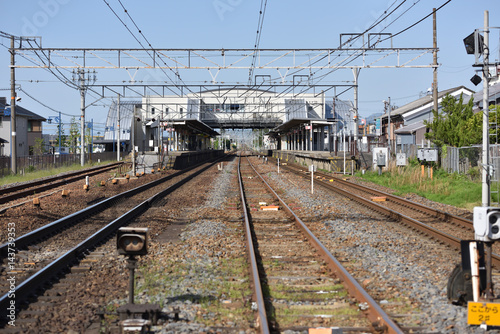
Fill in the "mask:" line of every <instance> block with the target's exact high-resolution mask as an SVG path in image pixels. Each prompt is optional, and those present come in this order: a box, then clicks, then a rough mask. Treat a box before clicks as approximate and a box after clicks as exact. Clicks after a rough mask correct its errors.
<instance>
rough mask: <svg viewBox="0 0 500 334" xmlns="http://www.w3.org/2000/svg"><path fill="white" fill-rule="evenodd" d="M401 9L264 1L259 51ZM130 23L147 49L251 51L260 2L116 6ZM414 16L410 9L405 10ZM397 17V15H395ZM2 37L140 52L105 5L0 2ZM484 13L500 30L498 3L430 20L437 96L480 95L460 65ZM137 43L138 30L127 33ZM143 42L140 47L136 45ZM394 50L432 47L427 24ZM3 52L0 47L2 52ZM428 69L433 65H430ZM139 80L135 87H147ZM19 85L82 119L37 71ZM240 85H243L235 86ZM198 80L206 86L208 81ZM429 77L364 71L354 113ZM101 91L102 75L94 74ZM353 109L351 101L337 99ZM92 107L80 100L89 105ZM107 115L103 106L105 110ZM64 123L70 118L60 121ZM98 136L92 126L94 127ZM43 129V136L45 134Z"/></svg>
mask: <svg viewBox="0 0 500 334" xmlns="http://www.w3.org/2000/svg"><path fill="white" fill-rule="evenodd" d="M107 1H108V2H109V4H110V5H111V6H112V8H113V9H115V11H116V12H117V13H118V14H119V16H120V17H122V18H123V20H124V21H125V23H126V24H127V25H128V26H129V27H130V28H131V29H132V28H133V24H132V22H130V20H128V18H127V17H126V15H125V14H124V12H123V9H122V8H121V6H120V4H119V2H118V0H107ZM402 1H403V0H380V1H379V0H352V1H339V0H330V1H326V0H322V1H320V0H310V1H298V0H268V3H267V8H266V12H265V18H264V25H263V29H262V37H261V41H260V47H261V48H336V47H338V46H339V35H340V34H341V33H355V32H362V31H363V30H365V29H366V28H367V27H369V26H370V25H371V24H372V23H373V22H374V21H375V20H376V19H377V18H378V17H379V16H380V15H382V14H383V13H384V11H385V10H387V8H389V7H390V6H391V5H392V4H393V3H396V4H400V3H401V2H402ZM445 2H446V0H420V1H419V0H408V1H406V2H405V3H404V4H403V5H402V6H401V8H400V10H398V11H397V12H395V13H394V15H391V16H390V17H389V19H388V20H387V21H384V23H382V24H381V25H380V26H377V27H376V28H375V29H374V30H373V32H380V31H381V29H382V28H384V27H385V26H386V25H387V24H388V23H390V22H391V21H393V20H394V19H395V18H396V17H398V16H399V15H400V14H402V12H403V11H404V10H406V9H408V11H407V12H406V13H405V14H403V15H402V16H401V17H400V18H399V19H397V20H396V21H395V22H394V23H393V24H392V25H391V26H390V27H388V28H387V29H386V30H384V32H392V33H396V32H399V31H401V30H402V29H404V28H406V27H408V26H410V25H412V24H413V23H415V22H416V21H418V20H420V19H421V18H423V17H424V16H426V15H428V14H429V13H431V11H432V8H436V7H439V6H441V5H442V4H444V3H445ZM122 3H123V5H124V6H125V7H126V8H127V10H128V13H129V14H130V15H131V16H132V18H133V19H134V21H135V23H136V24H137V25H138V26H139V28H140V29H141V31H142V32H143V33H144V35H145V36H146V37H147V38H148V40H149V42H150V43H151V44H152V46H153V47H154V48H253V45H254V41H255V36H256V30H257V22H258V19H259V15H258V14H259V9H260V4H261V1H259V0H183V1H171V0H144V1H132V0H122ZM410 7H411V8H410ZM392 8H394V7H392ZM0 10H1V12H2V14H3V15H2V21H1V22H0V30H1V31H4V32H7V33H10V34H14V35H16V36H20V35H36V36H42V43H43V46H44V47H48V48H57V47H61V48H70V47H74V48H108V47H109V48H140V45H139V44H138V43H137V41H136V40H135V39H134V38H133V37H132V36H131V35H130V33H129V32H128V31H127V30H126V28H125V27H124V26H123V25H122V24H121V23H120V22H119V20H118V19H117V18H116V17H115V15H114V14H113V13H112V11H111V10H110V9H109V7H108V6H107V5H106V3H105V2H104V1H103V0H87V1H78V0H17V1H14V0H0ZM484 10H489V11H490V26H492V27H500V1H498V0H474V1H472V0H452V1H451V2H450V3H449V4H447V5H446V6H444V7H443V8H442V9H441V10H440V11H439V12H438V14H437V34H438V47H439V49H440V52H439V54H438V57H439V60H438V62H439V63H440V64H441V66H440V68H439V70H438V87H439V90H445V89H448V88H452V87H456V86H460V85H465V86H466V87H469V88H471V89H474V90H479V89H480V87H481V85H480V86H478V87H477V88H476V87H475V86H474V85H472V84H471V83H470V81H469V79H470V78H471V77H472V76H473V75H474V69H473V67H472V66H471V65H472V63H473V62H474V57H473V56H471V55H467V54H466V53H465V49H464V46H463V42H462V40H463V38H464V37H466V36H467V35H469V34H470V33H471V32H473V31H474V29H476V28H482V27H483V13H484ZM132 30H133V31H134V33H136V35H137V36H139V35H138V34H137V32H136V30H135V29H132ZM141 41H142V42H143V40H141ZM0 43H1V44H2V45H3V46H1V45H0V95H1V96H8V95H9V94H10V92H9V91H8V90H5V89H7V88H9V87H10V72H9V64H10V54H9V52H8V50H7V48H6V47H8V46H9V45H10V41H9V40H7V39H4V38H0ZM393 45H394V46H395V47H432V17H429V18H428V19H426V20H424V21H423V22H422V23H420V24H419V25H417V26H415V27H414V28H412V29H410V30H408V31H406V32H404V33H402V34H401V35H399V36H397V37H395V38H394V41H393ZM498 45H499V30H498V29H496V30H493V31H492V34H491V35H490V47H491V57H490V60H492V61H494V60H496V59H498V58H499V56H498V54H499V50H498ZM4 46H6V47H4ZM426 59H428V60H429V61H428V63H431V62H432V57H427V58H426ZM113 76H114V77H113V79H114V80H116V81H120V80H127V79H128V75H127V74H126V72H125V71H123V70H117V71H116V73H114V74H113ZM147 77H148V73H147V72H146V71H140V72H139V73H138V74H137V79H140V78H147ZM352 78H353V76H352V72H351V71H350V70H342V71H339V74H338V76H337V77H335V80H339V81H347V80H352ZM16 79H17V80H18V84H20V85H21V87H22V89H23V90H25V91H26V92H28V93H29V94H30V95H31V96H33V97H34V98H36V99H38V100H39V101H41V102H43V103H44V104H46V105H49V106H50V107H52V108H53V109H55V110H59V111H62V112H64V113H67V114H72V115H79V108H80V96H79V92H78V91H76V90H73V89H71V88H69V87H67V86H66V85H64V84H62V83H60V82H58V81H57V79H56V78H55V77H53V76H51V75H50V74H49V73H48V72H46V71H44V70H41V69H37V70H35V69H19V70H17V72H16ZM232 79H233V80H234V81H237V80H241V81H245V80H246V79H245V78H232ZM203 80H210V76H209V75H208V74H207V77H206V78H203ZM432 80H433V78H432V70H431V69H362V70H361V72H360V75H359V101H360V104H359V113H360V115H361V117H366V116H368V115H371V114H373V113H377V112H381V111H382V109H383V103H382V100H385V99H387V98H388V97H391V100H392V101H393V102H394V104H396V105H404V104H406V103H409V102H411V101H412V100H415V99H417V98H418V97H419V94H420V93H421V92H425V91H427V89H428V88H429V87H431V83H432ZM98 81H99V73H98ZM19 96H20V97H22V101H21V103H20V105H22V106H23V107H25V108H28V109H30V110H32V111H33V112H36V113H38V114H40V115H42V116H44V117H47V118H48V117H50V116H55V114H56V113H55V112H54V111H52V110H49V109H47V108H45V107H44V106H42V105H40V104H39V103H38V102H37V101H34V100H33V99H31V98H30V97H28V96H26V95H25V94H23V93H22V92H19ZM341 98H342V99H352V92H349V93H346V94H345V95H343V96H341ZM94 100H95V97H93V96H92V95H90V96H88V97H87V104H89V103H91V102H93V101H94ZM110 103H111V101H110V100H109V99H108V100H102V101H99V103H98V106H93V107H89V108H88V110H87V121H90V119H93V120H94V122H96V123H104V121H105V117H106V113H107V110H108V107H107V106H108V105H109V104H110ZM103 105H104V106H103ZM63 119H65V121H69V117H65V118H63ZM96 128H98V126H96ZM47 129H50V127H49V126H47Z"/></svg>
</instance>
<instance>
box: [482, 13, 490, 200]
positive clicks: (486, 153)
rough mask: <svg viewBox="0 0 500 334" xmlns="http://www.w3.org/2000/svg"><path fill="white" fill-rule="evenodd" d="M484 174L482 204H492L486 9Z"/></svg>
mask: <svg viewBox="0 0 500 334" xmlns="http://www.w3.org/2000/svg"><path fill="white" fill-rule="evenodd" d="M483 45H484V46H483V50H484V51H483V161H482V163H483V174H482V180H483V184H482V204H483V206H490V168H489V167H490V166H489V163H490V136H489V127H490V119H489V117H490V115H489V103H488V94H489V92H488V88H489V86H488V84H489V83H488V82H489V65H490V64H489V53H490V50H489V12H488V11H487V10H485V11H484V44H483Z"/></svg>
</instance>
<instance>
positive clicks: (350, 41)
mask: <svg viewBox="0 0 500 334" xmlns="http://www.w3.org/2000/svg"><path fill="white" fill-rule="evenodd" d="M397 1H398V0H395V1H394V2H393V3H392V4H391V5H390V6H389V7H388V8H387V10H385V11H384V12H383V13H382V14H381V15H380V16H379V17H378V18H377V19H376V20H375V22H374V23H372V24H371V26H370V27H368V28H367V29H365V31H364V32H362V33H360V34H356V36H353V37H351V38H350V39H349V40H347V41H346V42H344V43H343V44H342V45H340V46H339V48H337V49H335V50H341V51H342V52H340V54H338V55H337V56H336V58H339V57H340V56H341V55H342V54H343V53H345V52H347V50H344V49H342V47H343V46H344V45H346V44H347V43H350V44H349V47H351V46H352V45H353V44H354V42H355V41H356V40H357V39H359V38H360V37H361V36H362V35H364V34H365V33H367V32H368V31H370V30H372V29H373V28H375V27H376V26H377V25H379V24H380V23H381V22H383V21H384V20H385V19H387V18H388V17H389V15H391V14H392V13H394V11H395V10H397V9H398V8H399V7H401V5H403V4H404V3H405V2H406V1H407V0H403V1H402V2H401V3H400V4H399V5H398V6H396V8H395V9H393V10H392V11H391V12H390V13H389V14H387V11H388V10H390V9H391V7H392V6H394V4H396V2H397ZM384 15H385V16H384ZM366 43H367V42H365V43H364V44H363V46H365V45H366ZM335 50H334V51H335ZM332 52H333V51H332ZM332 52H328V54H326V55H325V56H323V57H321V58H320V59H318V60H316V61H314V62H313V63H312V64H311V65H314V64H316V63H318V62H320V61H321V60H323V59H325V58H326V57H328V56H329V55H330V54H331V53H332ZM355 59H356V58H355ZM345 61H346V60H343V61H342V62H345ZM330 63H331V61H329V62H328V64H330ZM328 64H327V65H328ZM325 67H326V65H325V66H323V67H322V68H320V69H318V70H316V71H315V72H314V73H313V75H314V74H316V73H317V72H319V71H320V70H323V69H324V68H325ZM336 70H337V69H334V70H332V71H330V72H329V73H327V75H328V74H330V73H332V72H333V71H336ZM301 71H303V69H299V70H297V71H295V72H293V73H291V74H290V75H294V74H297V73H299V72H301ZM277 79H279V78H275V79H273V80H277Z"/></svg>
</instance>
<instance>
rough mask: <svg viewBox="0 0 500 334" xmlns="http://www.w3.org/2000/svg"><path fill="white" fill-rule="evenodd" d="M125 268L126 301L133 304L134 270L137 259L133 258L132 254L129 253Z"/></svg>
mask: <svg viewBox="0 0 500 334" xmlns="http://www.w3.org/2000/svg"><path fill="white" fill-rule="evenodd" d="M127 262H128V264H127V268H128V269H129V280H128V287H129V289H128V291H129V292H128V293H129V294H128V303H129V304H133V303H134V281H135V277H134V270H135V269H136V268H137V259H136V258H135V256H134V255H130V256H129V258H128V260H127Z"/></svg>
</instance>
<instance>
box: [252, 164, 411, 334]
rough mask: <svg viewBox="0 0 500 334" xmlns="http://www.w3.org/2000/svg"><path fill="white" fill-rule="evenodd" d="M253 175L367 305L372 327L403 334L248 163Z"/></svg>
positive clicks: (346, 285)
mask: <svg viewBox="0 0 500 334" xmlns="http://www.w3.org/2000/svg"><path fill="white" fill-rule="evenodd" d="M250 166H251V167H252V168H253V170H254V171H255V173H256V174H257V175H258V176H259V178H260V179H261V180H262V182H263V183H264V184H265V185H266V187H267V188H268V189H269V191H270V192H271V193H272V194H273V196H274V197H275V198H276V199H277V200H278V201H279V202H280V203H281V205H282V206H283V207H284V208H285V210H286V211H287V212H288V213H289V214H290V215H291V216H292V217H293V219H294V220H295V224H296V225H297V226H298V227H299V229H300V230H302V232H303V233H304V234H305V235H306V237H307V239H308V240H309V242H310V243H311V244H312V245H313V247H314V248H315V249H316V250H317V251H318V252H319V254H320V255H321V257H322V258H323V259H324V260H325V262H326V263H327V265H328V267H329V269H330V270H332V271H333V272H334V273H335V274H336V275H337V276H338V277H339V278H340V279H341V280H342V281H343V282H344V284H345V287H346V289H347V290H348V291H349V293H350V294H351V296H353V297H354V298H356V299H357V300H358V301H359V302H361V303H367V304H368V305H369V307H368V309H367V310H366V311H364V312H366V316H367V318H368V319H369V320H370V322H371V323H372V325H373V326H374V327H376V328H377V329H383V331H384V332H385V333H391V334H392V333H404V332H403V330H402V329H401V328H400V327H399V326H398V325H397V324H396V323H395V322H394V321H393V320H392V319H391V318H390V317H389V315H387V313H385V311H384V310H383V309H382V308H381V307H380V305H379V304H378V303H377V302H376V301H375V300H374V299H373V298H372V297H371V296H370V295H369V294H368V292H366V290H365V289H363V287H362V286H361V285H360V284H359V283H358V282H357V281H356V279H355V278H354V277H353V276H352V275H351V274H349V272H348V271H347V270H346V269H345V268H344V267H343V266H342V264H341V263H340V262H339V261H338V260H337V259H336V258H335V257H334V256H333V254H332V253H331V252H330V251H329V250H328V249H327V248H326V247H325V246H324V245H323V244H322V243H321V242H320V241H319V239H318V238H317V237H316V236H315V235H314V234H313V233H312V232H311V230H309V228H308V227H307V226H306V225H305V224H304V222H303V221H302V220H301V219H300V218H299V217H298V216H297V215H296V214H295V212H293V210H292V209H291V208H290V207H289V206H288V205H287V204H286V203H285V202H284V201H283V200H282V199H281V197H280V196H279V195H278V194H277V193H276V192H275V191H274V189H273V188H272V187H271V186H270V185H269V184H268V183H267V182H266V181H265V180H264V178H263V177H262V176H261V175H260V174H259V173H258V172H257V171H256V170H255V168H254V167H253V166H252V164H251V163H250Z"/></svg>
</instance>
